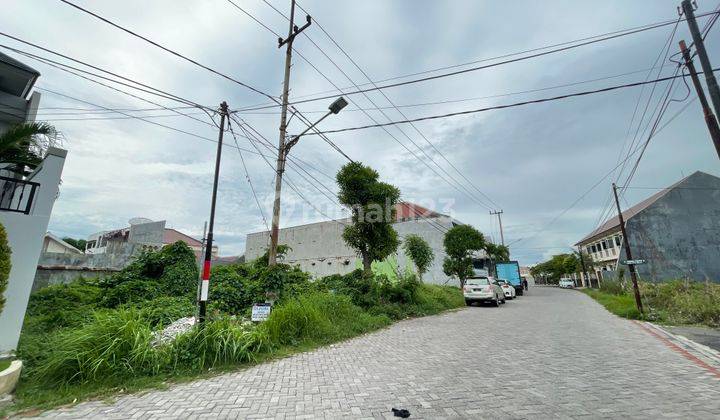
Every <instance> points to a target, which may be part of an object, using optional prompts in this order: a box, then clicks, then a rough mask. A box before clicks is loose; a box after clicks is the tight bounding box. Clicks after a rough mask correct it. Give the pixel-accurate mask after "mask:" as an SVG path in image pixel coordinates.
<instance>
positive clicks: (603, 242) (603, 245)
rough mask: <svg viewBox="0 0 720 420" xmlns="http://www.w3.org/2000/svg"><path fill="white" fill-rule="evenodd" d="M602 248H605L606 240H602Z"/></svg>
mask: <svg viewBox="0 0 720 420" xmlns="http://www.w3.org/2000/svg"><path fill="white" fill-rule="evenodd" d="M601 243H602V249H607V248H608V247H607V241H602V242H601Z"/></svg>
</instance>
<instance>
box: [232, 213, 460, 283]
mask: <svg viewBox="0 0 720 420" xmlns="http://www.w3.org/2000/svg"><path fill="white" fill-rule="evenodd" d="M432 221H433V223H432V224H431V223H430V222H429V221H428V220H427V219H418V220H408V221H404V222H397V223H394V224H393V228H395V230H396V231H397V233H398V236H399V237H400V239H401V240H402V239H403V238H404V237H405V236H407V235H408V234H411V233H414V234H417V235H420V237H422V238H423V239H425V240H426V241H427V242H428V244H429V245H430V247H431V248H432V249H433V252H434V254H435V260H434V261H433V264H432V265H431V266H430V268H429V270H428V272H427V273H425V275H424V277H423V281H425V282H427V283H435V284H449V285H457V284H458V282H457V280H449V281H448V276H446V275H445V273H443V271H442V262H443V259H444V258H445V251H444V250H443V238H444V233H443V232H441V231H440V228H438V229H436V228H435V227H433V225H440V226H442V227H444V228H445V229H448V228H450V227H452V219H451V218H449V217H437V218H434V219H432ZM341 222H342V223H349V220H341V221H340V222H338V221H327V222H319V223H311V224H308V225H302V226H295V227H289V228H285V229H281V230H280V235H279V241H278V242H279V243H280V244H285V245H289V246H290V247H291V248H292V251H290V252H288V253H287V254H286V256H285V260H284V262H285V263H288V264H291V265H298V266H299V267H300V268H301V269H302V270H303V271H307V272H309V273H310V274H312V275H313V276H314V277H323V276H329V275H332V274H347V273H349V272H351V271H353V270H355V269H356V268H357V267H358V263H357V262H358V261H359V258H358V256H357V254H356V253H355V251H354V250H353V249H351V248H349V247H348V246H347V245H346V244H345V241H344V240H343V239H342V232H343V229H344V228H345V226H344V225H343V224H342V223H341ZM268 246H269V234H268V232H267V231H264V232H256V233H251V234H249V235H248V236H247V241H246V245H245V247H246V248H245V260H246V261H252V260H254V259H256V258H258V257H260V256H261V255H262V254H264V253H265V250H266V249H267V248H268ZM396 258H397V261H398V266H399V267H400V268H401V269H404V268H405V267H408V266H410V267H412V269H413V270H414V266H413V265H411V264H410V263H409V260H408V258H407V256H406V255H405V252H404V251H403V250H402V244H401V246H400V248H399V249H398V252H397V254H396Z"/></svg>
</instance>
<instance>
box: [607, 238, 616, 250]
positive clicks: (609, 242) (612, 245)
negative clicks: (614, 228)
mask: <svg viewBox="0 0 720 420" xmlns="http://www.w3.org/2000/svg"><path fill="white" fill-rule="evenodd" d="M607 243H608V246H609V247H610V248H611V249H612V248H615V243H614V242H613V240H612V239H608V240H607Z"/></svg>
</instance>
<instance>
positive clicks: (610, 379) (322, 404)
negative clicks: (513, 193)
mask: <svg viewBox="0 0 720 420" xmlns="http://www.w3.org/2000/svg"><path fill="white" fill-rule="evenodd" d="M392 407H400V408H406V409H408V410H409V411H410V412H411V414H412V418H455V417H468V418H508V417H509V418H576V417H577V418H579V417H583V418H618V417H634V418H658V417H683V418H688V417H691V418H718V417H720V379H718V377H717V376H714V375H713V374H712V373H711V372H709V371H708V370H706V369H703V368H701V367H699V366H698V365H697V364H695V363H693V362H691V361H690V360H689V359H688V358H686V357H684V356H683V355H681V354H680V353H678V352H676V351H673V350H671V349H670V348H669V347H668V346H667V344H666V343H663V342H662V341H661V340H659V339H658V338H657V337H655V336H653V335H651V334H649V333H648V332H647V331H646V330H644V329H642V328H640V327H639V326H638V325H637V324H635V323H633V322H630V321H626V320H622V319H619V318H617V317H614V316H612V315H610V314H609V313H608V312H606V311H605V309H603V308H602V307H601V306H599V305H598V304H596V303H595V302H594V301H592V300H591V299H590V298H588V297H587V296H585V295H583V294H581V293H579V292H577V291H574V290H560V289H555V288H542V287H535V288H531V290H530V293H529V295H527V296H524V297H521V298H519V299H517V300H516V301H511V302H508V303H507V304H506V305H504V306H503V307H501V308H499V309H498V308H492V307H471V308H466V309H463V310H461V311H457V312H452V313H447V314H444V315H440V316H435V317H427V318H421V319H414V320H409V321H404V322H400V323H398V324H395V325H393V326H392V327H390V328H388V329H386V330H383V331H379V332H377V333H374V334H370V335H367V336H363V337H359V338H357V339H354V340H350V341H347V342H344V343H341V344H338V345H335V346H333V347H327V348H323V349H320V350H317V351H314V352H310V353H305V354H300V355H297V356H294V357H290V358H286V359H283V360H278V361H275V362H271V363H267V364H263V365H259V366H256V367H253V368H249V369H246V370H243V371H239V372H236V373H231V374H225V375H222V376H218V377H215V378H211V379H206V380H199V381H196V382H192V383H187V384H181V385H176V386H173V387H172V388H170V389H168V390H164V391H151V392H147V393H144V394H138V395H129V396H123V397H121V398H119V399H117V400H116V401H115V402H113V403H110V404H107V403H103V402H99V401H95V402H86V403H82V404H79V405H77V406H75V407H71V408H67V409H61V410H55V411H51V412H46V413H44V414H43V415H44V416H48V417H60V418H118V419H120V418H122V419H126V418H188V417H192V418H198V417H205V418H266V417H268V418H318V417H326V418H339V417H348V418H364V417H367V418H373V417H374V418H383V417H388V418H392V413H391V408H392Z"/></svg>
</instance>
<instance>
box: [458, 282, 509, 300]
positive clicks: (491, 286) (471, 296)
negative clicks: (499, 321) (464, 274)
mask: <svg viewBox="0 0 720 420" xmlns="http://www.w3.org/2000/svg"><path fill="white" fill-rule="evenodd" d="M463 296H465V304H466V305H468V306H470V305H472V304H473V302H490V303H492V304H493V305H495V306H500V304H501V303H505V293H504V292H503V290H502V288H501V287H500V285H499V284H497V282H496V281H494V280H492V279H489V278H487V277H478V278H472V279H467V280H466V281H465V287H463Z"/></svg>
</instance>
